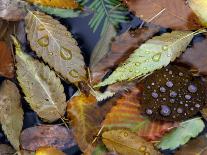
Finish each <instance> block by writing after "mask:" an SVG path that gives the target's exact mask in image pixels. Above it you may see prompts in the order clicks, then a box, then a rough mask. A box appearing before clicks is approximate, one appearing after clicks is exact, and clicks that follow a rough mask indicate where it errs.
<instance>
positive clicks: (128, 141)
mask: <svg viewBox="0 0 207 155" xmlns="http://www.w3.org/2000/svg"><path fill="white" fill-rule="evenodd" d="M102 140H103V142H104V144H105V145H106V147H107V148H108V149H109V150H110V151H116V152H117V153H120V154H122V155H143V154H152V155H159V154H160V153H159V152H158V151H156V150H155V149H154V147H153V146H152V144H151V143H149V142H146V141H145V140H144V139H142V138H141V137H139V136H137V135H136V134H134V133H132V132H130V131H128V130H112V131H108V132H104V133H103V134H102Z"/></svg>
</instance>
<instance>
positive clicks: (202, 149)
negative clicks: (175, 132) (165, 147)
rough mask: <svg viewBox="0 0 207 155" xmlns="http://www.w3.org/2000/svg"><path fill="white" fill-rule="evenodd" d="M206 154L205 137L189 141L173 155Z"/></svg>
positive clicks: (206, 139)
mask: <svg viewBox="0 0 207 155" xmlns="http://www.w3.org/2000/svg"><path fill="white" fill-rule="evenodd" d="M206 154H207V137H206V135H203V136H200V137H197V138H196V139H193V140H191V141H190V142H189V143H187V144H186V145H184V146H182V147H181V148H180V150H178V151H177V152H176V153H175V155H206Z"/></svg>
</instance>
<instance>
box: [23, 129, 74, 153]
mask: <svg viewBox="0 0 207 155" xmlns="http://www.w3.org/2000/svg"><path fill="white" fill-rule="evenodd" d="M20 143H21V146H22V148H23V149H25V150H30V151H35V150H37V149H38V148H39V147H44V146H53V147H56V148H58V149H62V150H63V149H67V148H71V147H73V146H74V145H76V142H75V141H74V138H73V135H72V131H71V130H68V129H67V128H65V127H63V126H58V125H41V126H35V127H31V128H27V129H25V130H24V131H23V132H22V133H21V136H20Z"/></svg>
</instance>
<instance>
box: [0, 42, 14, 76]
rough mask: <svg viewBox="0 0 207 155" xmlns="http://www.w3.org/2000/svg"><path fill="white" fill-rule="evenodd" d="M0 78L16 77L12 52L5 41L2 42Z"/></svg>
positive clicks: (0, 45) (0, 47)
mask: <svg viewBox="0 0 207 155" xmlns="http://www.w3.org/2000/svg"><path fill="white" fill-rule="evenodd" d="M0 49H1V51H0V76H4V77H7V78H13V77H14V63H13V58H12V54H11V50H10V48H9V47H8V45H7V44H6V43H5V42H4V41H0Z"/></svg>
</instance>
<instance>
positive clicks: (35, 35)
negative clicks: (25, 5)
mask: <svg viewBox="0 0 207 155" xmlns="http://www.w3.org/2000/svg"><path fill="white" fill-rule="evenodd" d="M25 22H26V32H27V36H28V40H29V41H30V45H31V48H32V49H33V50H34V51H35V52H36V53H37V55H38V57H42V58H43V60H44V61H45V62H47V63H48V64H49V66H50V67H52V68H54V70H55V71H56V72H58V73H59V74H60V75H61V76H62V77H63V78H64V79H66V80H67V81H70V82H72V83H78V82H80V81H85V80H86V71H85V68H84V67H85V64H84V60H83V56H82V55H81V54H80V53H81V51H80V48H79V47H78V46H77V42H76V40H75V39H73V37H72V35H71V33H70V32H68V31H67V29H66V27H64V26H63V25H61V24H60V22H59V21H57V20H55V19H53V18H52V17H51V16H48V15H45V14H44V13H41V12H31V11H30V12H29V13H28V14H27V16H26V20H25Z"/></svg>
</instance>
